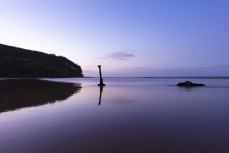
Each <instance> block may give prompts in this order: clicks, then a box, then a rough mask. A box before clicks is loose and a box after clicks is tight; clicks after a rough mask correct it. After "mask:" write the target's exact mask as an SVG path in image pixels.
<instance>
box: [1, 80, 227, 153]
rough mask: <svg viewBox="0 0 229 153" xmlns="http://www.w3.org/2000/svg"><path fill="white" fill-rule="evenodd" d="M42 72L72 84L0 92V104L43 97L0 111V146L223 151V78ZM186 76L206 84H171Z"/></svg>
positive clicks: (109, 152)
mask: <svg viewBox="0 0 229 153" xmlns="http://www.w3.org/2000/svg"><path fill="white" fill-rule="evenodd" d="M45 80H52V81H58V82H69V83H73V84H67V86H66V85H64V88H63V87H62V86H63V84H61V85H60V84H58V86H61V87H58V88H57V86H55V88H56V89H57V90H53V88H51V87H50V88H49V90H45V89H47V86H45V87H40V88H39V90H35V89H37V88H36V85H34V86H33V87H30V90H29V91H28V90H26V89H25V88H24V89H23V88H21V89H16V90H13V92H12V89H10V90H8V91H5V93H4V94H3V92H1V93H0V96H1V99H4V98H5V99H7V100H5V101H3V102H1V105H2V103H4V105H7V103H10V102H11V104H12V103H15V101H19V102H18V103H23V104H24V101H26V104H27V103H29V101H31V103H33V102H34V103H36V102H37V101H38V100H37V98H39V96H40V94H38V95H39V96H37V93H46V94H45V97H47V98H45V99H42V98H40V100H41V101H43V103H41V102H40V101H39V103H38V104H33V105H32V106H31V105H20V106H18V105H17V106H18V107H14V108H11V107H13V106H12V105H10V106H9V107H8V109H4V110H5V111H1V113H0V125H1V126H0V153H29V152H33V153H44V152H48V153H65V152H68V153H76V152H77V153H154V152H155V153H205V152H206V153H219V152H220V153H228V152H229V130H228V129H229V111H228V110H229V101H228V99H229V94H228V93H229V79H226V78H225V79H209V78H204V79H203V78H198V79H194V78H105V79H104V81H105V83H106V86H105V87H104V88H100V87H98V86H97V83H98V79H97V78H84V79H79V78H70V79H45ZM186 80H190V81H193V82H196V83H205V84H207V86H206V87H195V88H179V87H176V86H175V85H176V83H177V82H179V81H186ZM24 84H25V82H24ZM72 85H73V86H74V88H73V86H72ZM0 86H2V84H1V82H0ZM51 86H53V85H51ZM33 88H34V90H33ZM66 88H67V89H66ZM69 89H71V90H69ZM66 90H67V91H71V92H70V94H69V92H68V94H66V93H65V94H64V97H63V96H61V98H58V95H60V94H61V93H64V91H66ZM60 91H62V92H60ZM6 92H9V93H6ZM49 93H56V94H50V97H53V96H56V98H51V99H50V98H49V97H48V95H49ZM10 94H12V96H9V95H10ZM21 94H23V96H22V97H24V98H20V97H21V96H20V95H21ZM15 95H16V96H15ZM31 95H34V96H31ZM33 99H34V100H33ZM51 101H52V102H51ZM10 108H11V109H10Z"/></svg>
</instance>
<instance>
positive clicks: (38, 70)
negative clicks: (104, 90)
mask: <svg viewBox="0 0 229 153" xmlns="http://www.w3.org/2000/svg"><path fill="white" fill-rule="evenodd" d="M0 77H10V78H15V77H22V78H38V77H83V74H82V69H81V67H80V66H79V65H77V64H75V63H73V62H72V61H70V60H69V59H67V58H66V57H63V56H56V55H54V54H46V53H42V52H38V51H31V50H26V49H22V48H17V47H11V46H7V45H2V44H0Z"/></svg>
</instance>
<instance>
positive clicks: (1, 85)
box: [0, 79, 81, 113]
mask: <svg viewBox="0 0 229 153" xmlns="http://www.w3.org/2000/svg"><path fill="white" fill-rule="evenodd" d="M80 89H81V86H80V84H73V83H62V82H52V81H45V80H38V79H7V80H0V99H1V101H0V113H1V112H6V111H12V110H16V109H19V108H24V107H32V106H38V105H44V104H48V103H55V102H57V101H62V100H65V99H67V98H68V97H70V96H72V95H73V94H74V93H77V92H79V91H80Z"/></svg>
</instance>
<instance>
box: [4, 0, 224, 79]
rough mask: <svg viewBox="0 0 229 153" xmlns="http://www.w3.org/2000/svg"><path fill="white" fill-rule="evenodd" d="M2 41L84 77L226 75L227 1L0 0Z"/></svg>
mask: <svg viewBox="0 0 229 153" xmlns="http://www.w3.org/2000/svg"><path fill="white" fill-rule="evenodd" d="M0 43H2V44H7V45H11V46H17V47H22V48H26V49H31V50H37V51H42V52H46V53H51V54H56V55H62V56H65V57H67V58H68V59H70V60H72V61H73V62H75V63H77V64H79V65H80V66H81V67H82V69H83V73H84V74H85V76H98V67H97V65H98V64H101V65H102V71H103V74H104V76H152V77H153V76H229V0H0Z"/></svg>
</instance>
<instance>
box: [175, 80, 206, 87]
mask: <svg viewBox="0 0 229 153" xmlns="http://www.w3.org/2000/svg"><path fill="white" fill-rule="evenodd" d="M177 86H179V87H200V86H205V84H202V83H192V82H190V81H185V82H179V83H178V84H177Z"/></svg>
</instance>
